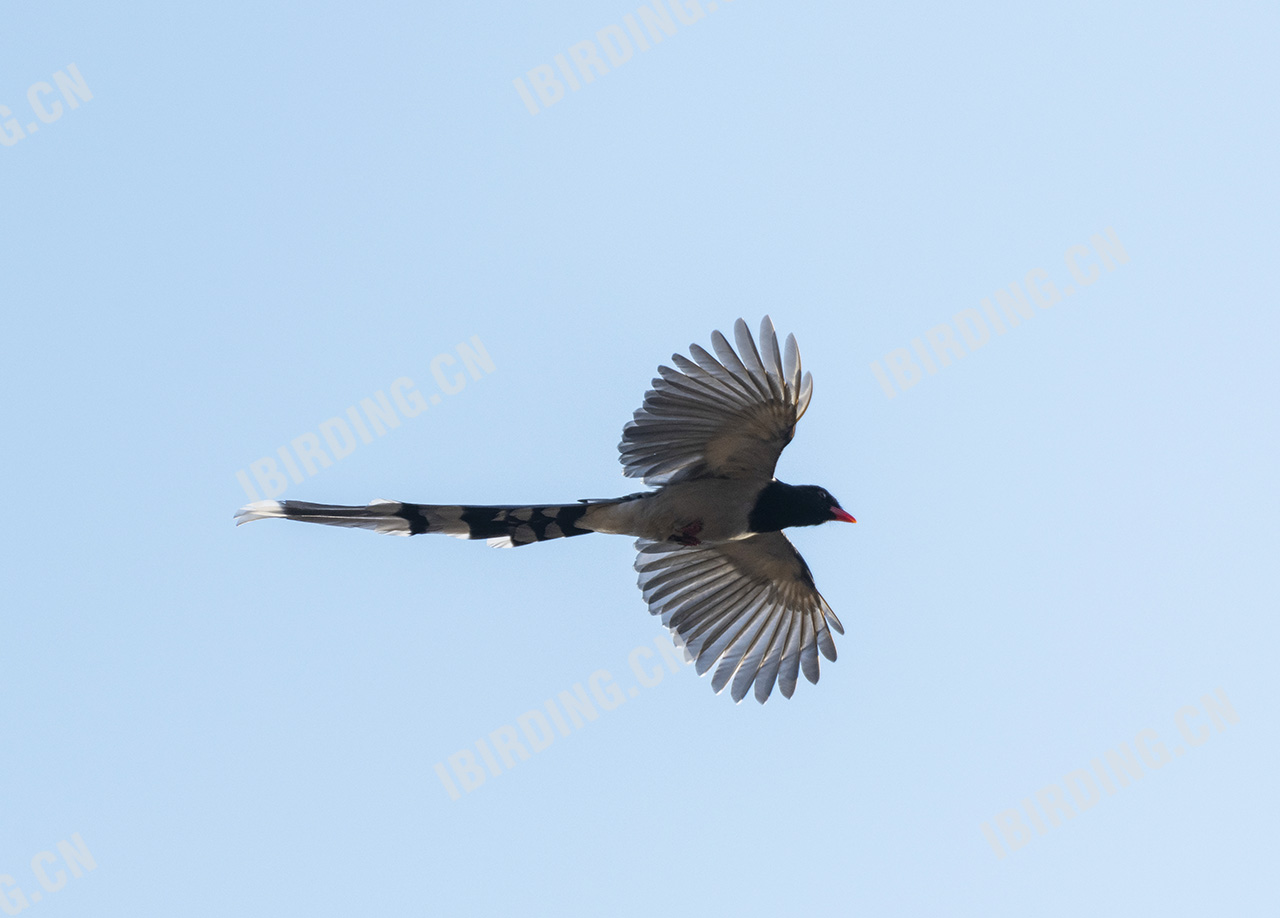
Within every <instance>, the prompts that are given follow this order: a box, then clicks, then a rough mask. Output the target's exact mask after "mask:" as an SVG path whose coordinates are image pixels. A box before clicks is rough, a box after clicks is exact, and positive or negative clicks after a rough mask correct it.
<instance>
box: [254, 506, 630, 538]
mask: <svg viewBox="0 0 1280 918" xmlns="http://www.w3.org/2000/svg"><path fill="white" fill-rule="evenodd" d="M602 503H614V501H586V500H583V501H578V502H577V503H576V504H568V505H566V506H550V505H548V506H540V507H519V506H511V507H466V506H442V505H437V504H406V503H402V502H400V501H396V500H375V501H373V502H372V503H370V504H369V505H368V506H365V507H339V506H335V505H333V504H309V503H306V502H305V501H300V500H259V501H255V502H253V503H252V504H248V505H246V506H244V507H241V508H240V512H238V513H237V514H236V525H237V526H239V525H240V524H241V523H249V522H252V521H253V520H265V519H270V518H272V517H279V518H281V519H287V520H301V521H302V522H304V523H323V524H324V525H326V526H348V527H351V528H355V529H372V530H374V531H375V532H385V533H387V534H389V535H404V536H407V535H419V534H421V533H424V532H443V533H444V534H445V535H451V536H454V537H455V538H459V539H488V540H489V544H490V545H497V546H502V547H510V546H514V545H531V544H533V543H534V542H543V541H545V540H547V539H559V538H561V537H567V536H577V535H586V534H587V533H588V532H594V531H595V530H593V529H587V528H584V527H582V526H579V525H578V524H579V523H580V522H582V518H583V516H585V515H586V513H587V510H588V509H589V508H590V507H591V506H592V505H596V504H602Z"/></svg>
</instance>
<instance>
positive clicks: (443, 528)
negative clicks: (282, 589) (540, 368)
mask: <svg viewBox="0 0 1280 918" xmlns="http://www.w3.org/2000/svg"><path fill="white" fill-rule="evenodd" d="M734 337H735V339H736V341H737V345H738V348H737V351H735V350H734V349H733V347H732V346H731V345H730V344H729V342H728V340H726V338H725V336H724V335H722V334H721V333H720V332H718V331H717V332H714V333H712V336H711V344H712V348H713V350H714V351H715V354H714V356H713V355H712V354H711V353H709V352H708V351H706V350H704V349H703V348H701V347H699V346H698V345H696V344H694V345H691V346H690V348H689V353H690V356H691V357H692V359H690V358H689V357H684V356H682V355H680V354H675V355H673V357H672V361H673V362H674V363H675V367H674V368H672V367H666V366H662V367H659V368H658V373H659V376H658V378H657V379H654V380H653V388H652V389H650V390H649V391H648V392H647V393H645V397H644V404H643V405H642V406H641V407H640V409H639V410H637V411H636V412H635V415H634V418H633V420H631V421H630V422H628V424H627V425H626V427H625V428H623V431H622V442H621V443H619V444H618V449H619V450H620V451H621V453H622V456H621V459H622V465H623V468H624V474H626V475H627V476H629V477H632V478H642V479H644V481H645V483H646V484H649V485H653V486H656V490H652V491H644V492H641V493H639V494H630V495H628V496H626V497H620V498H617V499H614V500H581V501H578V502H577V503H573V504H567V505H545V506H528V505H518V504H517V505H512V506H494V507H480V506H445V505H439V504H407V503H403V502H401V501H393V500H375V501H374V502H373V503H371V504H369V505H368V506H364V507H341V506H333V505H329V504H311V503H305V502H303V501H297V500H285V501H276V500H262V501H256V502H255V503H252V504H249V505H248V506H246V507H244V508H242V509H241V510H240V512H239V513H237V514H236V522H237V524H238V523H247V522H249V521H251V520H259V519H266V518H268V517H282V518H284V519H291V520H301V521H303V522H306V523H324V524H326V525H329V526H351V527H356V528H359V529H372V530H375V531H377V532H385V533H390V534H393V535H418V534H420V533H424V532H442V533H445V534H446V535H451V536H456V537H458V538H462V539H488V540H489V542H490V544H494V545H507V546H511V545H529V544H532V543H534V542H541V541H545V540H547V539H557V538H560V537H561V536H578V535H586V534H587V533H589V532H608V533H617V534H619V535H629V536H635V537H636V539H637V540H636V548H637V550H638V551H639V556H638V558H637V559H636V564H635V567H636V570H637V571H639V573H640V589H641V590H642V591H643V592H644V598H645V601H646V602H647V603H648V604H649V611H650V612H652V613H653V614H654V615H660V616H662V622H663V624H665V625H666V626H667V627H668V628H670V629H671V630H672V632H674V633H675V634H677V635H679V637H680V638H681V639H683V642H684V643H685V648H686V651H687V652H688V653H689V654H690V655H691V656H692V658H693V659H694V660H696V664H697V665H696V669H697V671H698V673H700V674H701V673H705V672H706V671H707V670H708V669H710V668H711V666H712V665H713V664H717V663H718V665H716V670H715V674H714V675H713V676H712V679H711V685H712V688H714V689H715V691H717V692H719V691H721V690H722V689H723V688H724V687H725V686H726V685H730V684H731V683H732V689H731V694H732V696H733V700H734V701H741V700H742V699H743V697H745V696H746V693H747V691H748V690H749V689H750V688H751V687H752V685H754V686H755V696H756V699H757V700H758V701H760V702H762V703H763V702H764V701H765V700H766V699H768V697H769V693H770V692H772V691H773V686H774V683H775V682H776V683H777V684H778V685H779V687H780V688H781V690H782V694H783V695H785V696H786V697H788V698H790V697H791V694H792V692H794V691H795V687H796V677H797V675H798V673H799V672H800V671H802V670H803V672H804V675H805V677H806V678H807V679H808V680H809V681H810V682H815V683H816V682H817V681H818V675H819V667H818V652H819V651H821V652H822V654H823V656H825V657H826V658H827V659H828V660H835V658H836V648H835V643H834V641H833V640H832V638H831V629H834V630H835V631H838V632H840V633H841V634H843V633H844V628H843V627H842V626H841V625H840V620H839V619H838V618H837V617H836V615H835V613H834V612H833V611H832V610H831V607H830V606H828V605H827V602H826V600H824V599H823V598H822V595H821V594H820V593H819V592H818V590H817V588H816V587H815V585H814V582H813V575H812V574H811V573H810V572H809V566H808V565H807V564H805V562H804V559H803V558H801V557H800V554H799V552H797V551H796V550H795V548H794V546H792V544H791V542H790V541H789V540H788V539H787V537H786V536H785V535H783V534H782V530H783V529H786V528H787V527H790V526H816V525H818V524H819V523H825V522H827V521H828V520H841V521H843V522H847V523H852V522H855V520H854V518H853V517H852V516H850V515H849V514H848V513H847V512H845V510H844V509H842V508H841V506H840V503H839V501H837V500H836V499H835V498H834V497H832V496H831V494H830V493H829V492H828V491H826V490H825V489H823V488H819V487H817V486H815V485H800V486H796V485H789V484H784V483H783V482H781V481H778V480H777V479H776V478H774V477H773V472H774V467H775V466H776V465H777V463H778V457H779V456H780V455H781V453H782V450H783V447H785V446H786V445H787V444H788V443H789V442H791V438H792V436H794V434H795V427H796V422H797V421H799V420H800V418H801V416H802V415H803V414H804V412H805V409H806V408H808V406H809V399H810V397H811V396H812V395H813V378H812V376H811V374H809V373H805V374H804V375H803V377H802V376H801V373H800V351H799V348H798V347H797V346H796V339H795V336H794V335H788V336H787V342H786V348H785V351H780V350H779V348H778V336H777V334H776V333H775V331H774V328H773V323H772V322H771V321H770V320H769V318H768V316H766V317H765V319H764V321H763V322H761V324H760V344H761V347H760V349H759V350H757V348H756V344H755V341H754V340H752V337H751V332H750V331H749V330H748V328H747V325H746V323H745V322H743V321H742V320H741V319H739V320H738V321H737V323H736V324H735V325H734Z"/></svg>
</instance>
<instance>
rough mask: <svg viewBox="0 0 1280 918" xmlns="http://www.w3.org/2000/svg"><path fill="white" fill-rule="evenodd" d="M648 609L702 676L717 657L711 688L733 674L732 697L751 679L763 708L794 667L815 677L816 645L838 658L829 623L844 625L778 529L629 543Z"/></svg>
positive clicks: (788, 686) (788, 683)
mask: <svg viewBox="0 0 1280 918" xmlns="http://www.w3.org/2000/svg"><path fill="white" fill-rule="evenodd" d="M636 548H637V549H638V550H639V552H640V554H639V557H637V558H636V570H637V571H639V572H640V589H641V590H643V591H644V598H645V602H647V603H648V604H649V611H650V612H651V613H653V614H654V615H661V616H662V623H663V624H664V625H666V626H667V627H668V628H670V629H671V630H672V631H674V632H676V633H677V634H679V635H680V637H681V638H683V639H684V641H685V644H686V649H687V650H688V652H689V653H690V654H691V655H692V656H693V657H694V658H695V659H696V660H697V663H696V668H697V670H698V673H699V675H701V674H702V673H705V672H706V671H707V670H708V669H710V668H711V665H712V664H713V663H715V662H716V661H719V664H720V665H719V666H717V667H716V671H715V675H713V676H712V677H711V687H712V688H713V689H715V690H716V692H720V691H721V690H722V689H724V687H725V686H726V685H728V684H729V683H730V680H732V683H733V688H732V690H731V693H730V694H732V696H733V700H734V701H741V700H742V699H743V697H745V696H746V694H747V690H748V689H749V688H751V685H752V684H753V683H754V684H755V695H756V700H757V701H759V702H760V703H761V704H763V703H764V702H765V700H766V699H768V697H769V693H770V692H772V691H773V685H774V682H775V680H776V682H777V684H778V686H779V688H781V690H782V694H783V695H784V696H786V697H787V698H790V697H791V693H792V692H794V691H795V690H796V676H797V674H798V672H799V671H800V670H803V671H804V675H805V678H806V679H808V680H809V681H810V682H815V683H816V682H817V681H818V651H819V650H821V651H822V655H823V656H824V657H826V658H827V659H828V660H835V658H836V645H835V642H834V641H833V640H832V639H831V631H830V630H829V629H828V625H829V626H830V627H831V628H834V629H835V630H836V631H838V632H839V633H840V634H844V628H843V627H842V626H841V624H840V619H838V618H836V614H835V613H834V612H832V611H831V607H830V606H828V605H827V601H826V600H825V599H823V598H822V595H821V594H820V593H819V592H818V590H817V588H816V587H815V586H814V583H813V576H812V575H811V574H810V573H809V566H808V565H807V564H805V563H804V559H803V558H801V557H800V553H799V552H797V551H796V550H795V547H794V546H793V545H792V544H791V542H790V541H789V540H788V539H787V537H786V536H784V535H783V534H782V533H781V532H762V533H760V534H759V535H754V536H752V537H751V538H748V539H741V540H737V541H733V542H719V543H715V544H705V545H701V546H696V547H692V548H690V547H686V546H683V545H677V544H676V543H674V542H653V541H649V540H647V539H639V540H637V542H636Z"/></svg>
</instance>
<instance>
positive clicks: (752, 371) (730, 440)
mask: <svg viewBox="0 0 1280 918" xmlns="http://www.w3.org/2000/svg"><path fill="white" fill-rule="evenodd" d="M733 330H734V341H735V342H736V345H737V346H736V348H735V347H734V346H733V345H731V344H730V343H729V340H728V339H727V338H726V337H725V336H724V335H723V334H721V333H720V332H718V331H717V332H714V333H713V334H712V336H711V346H712V350H713V351H714V352H715V353H714V354H713V353H711V351H708V350H706V349H705V348H703V347H701V346H699V345H696V344H694V345H691V346H690V348H689V354H690V356H689V357H686V356H684V355H682V354H674V355H672V358H671V359H672V363H673V364H674V367H669V366H660V367H658V377H657V378H655V379H654V380H653V383H652V388H650V389H649V391H648V392H646V393H645V397H644V403H643V404H642V405H641V407H640V408H639V409H638V410H637V411H636V412H635V414H634V416H633V418H632V420H631V421H629V422H628V423H627V425H626V427H624V428H623V431H622V442H621V443H619V444H618V450H619V453H620V454H621V460H622V465H623V469H624V471H625V473H626V474H627V475H629V476H631V477H633V478H643V479H644V480H645V481H646V482H648V483H649V484H652V485H663V484H669V483H672V482H677V481H688V480H691V479H695V478H772V477H773V471H774V468H775V467H776V466H777V464H778V456H780V455H781V454H782V450H783V448H784V447H785V446H786V445H787V443H789V442H790V441H791V438H792V437H793V436H794V435H795V426H796V422H797V421H798V420H799V419H800V416H801V415H802V414H803V413H804V410H805V408H807V407H808V404H809V399H810V398H811V397H812V393H813V380H812V377H811V376H810V375H809V374H802V373H801V369H800V350H799V347H798V346H797V345H796V343H795V336H794V335H791V336H788V338H787V342H786V349H785V354H784V352H783V351H782V350H781V349H780V348H779V347H778V334H777V331H776V330H775V329H774V327H773V323H772V322H771V321H770V320H769V317H768V316H766V317H765V318H764V320H763V321H762V322H761V323H760V342H759V344H760V346H759V348H757V346H756V341H755V339H753V338H752V337H751V332H750V331H749V330H748V328H747V324H746V323H745V322H743V321H742V320H741V319H738V320H737V322H735V323H734V329H733Z"/></svg>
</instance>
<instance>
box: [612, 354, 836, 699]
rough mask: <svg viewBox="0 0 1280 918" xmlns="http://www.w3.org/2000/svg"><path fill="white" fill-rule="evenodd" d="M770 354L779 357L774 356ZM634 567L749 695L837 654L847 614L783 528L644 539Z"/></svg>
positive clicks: (672, 621) (674, 622)
mask: <svg viewBox="0 0 1280 918" xmlns="http://www.w3.org/2000/svg"><path fill="white" fill-rule="evenodd" d="M770 359H772V358H770ZM636 548H637V550H638V552H639V554H638V555H637V557H636V564H635V567H636V571H637V572H638V573H639V575H640V580H639V583H640V589H641V591H642V592H643V593H644V598H645V601H646V602H647V603H648V604H649V611H650V612H651V613H653V614H654V615H658V616H661V618H662V623H663V624H664V625H666V626H667V627H668V628H670V629H671V631H672V632H673V634H674V635H676V636H677V637H678V638H679V639H680V640H681V641H683V643H684V645H685V648H686V650H687V651H688V653H689V655H690V656H691V657H692V658H693V659H694V661H695V668H696V670H697V671H698V673H699V674H704V673H706V672H707V671H708V670H710V669H711V668H712V667H713V666H714V667H715V672H714V673H713V675H712V677H711V687H712V688H713V689H714V690H715V691H716V692H720V691H723V690H724V689H725V688H726V687H729V686H731V688H730V695H731V696H732V697H733V699H734V701H741V700H742V699H743V698H745V697H746V695H747V693H748V692H749V691H751V689H752V686H754V693H755V697H756V700H757V701H759V702H761V703H764V702H765V701H766V700H768V698H769V695H770V694H771V693H772V691H773V689H774V687H775V685H776V686H777V687H778V688H779V690H780V691H781V693H782V694H783V696H784V697H787V698H790V697H791V696H792V693H794V692H795V688H796V682H797V678H798V676H799V674H800V673H801V672H803V673H804V676H805V678H806V679H808V680H809V681H810V682H817V681H818V676H819V660H818V657H819V654H821V655H822V656H825V657H826V658H827V659H828V660H834V659H835V642H834V640H833V639H832V637H831V630H832V629H834V630H836V631H839V632H841V633H843V628H842V627H841V625H840V620H839V619H838V618H836V616H835V613H834V612H832V610H831V607H830V606H828V605H827V602H826V600H825V599H823V598H822V595H821V594H820V593H819V592H818V591H817V589H816V588H815V587H814V584H813V578H812V576H811V575H810V574H809V569H808V567H807V566H806V565H805V563H804V560H803V559H802V558H801V557H800V555H799V553H798V552H797V551H796V550H795V547H794V546H793V545H792V544H791V542H790V541H788V540H787V537H786V536H785V535H783V534H782V533H781V532H764V533H759V534H757V535H754V536H751V537H750V538H747V539H740V540H736V541H732V542H718V543H706V544H703V545H698V546H692V547H690V546H684V545H679V544H676V543H674V542H653V541H649V540H647V539H640V540H638V541H637V542H636Z"/></svg>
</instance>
